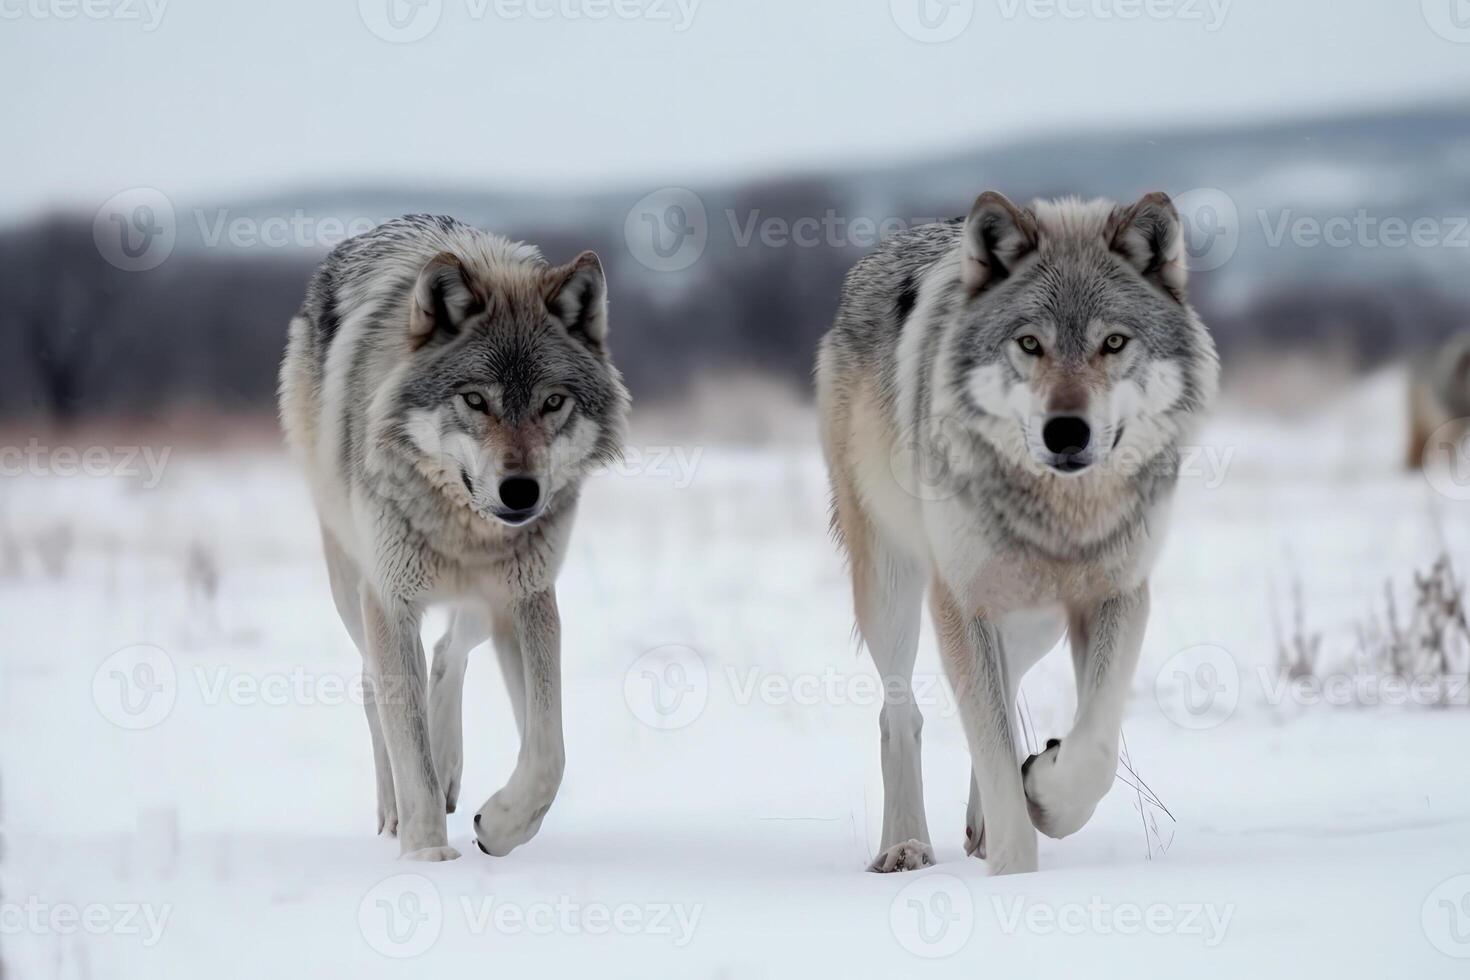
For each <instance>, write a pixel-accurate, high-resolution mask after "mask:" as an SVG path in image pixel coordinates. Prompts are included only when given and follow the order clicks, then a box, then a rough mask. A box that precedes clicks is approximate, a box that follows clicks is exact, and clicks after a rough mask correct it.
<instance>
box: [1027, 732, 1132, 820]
mask: <svg viewBox="0 0 1470 980" xmlns="http://www.w3.org/2000/svg"><path fill="white" fill-rule="evenodd" d="M1089 749H1090V747H1089V746H1088V745H1087V744H1086V743H1079V744H1076V745H1074V744H1073V742H1072V740H1070V739H1069V740H1068V741H1067V742H1065V743H1063V742H1062V741H1061V740H1059V739H1055V738H1054V739H1051V740H1050V741H1048V742H1047V743H1046V748H1045V749H1043V750H1042V751H1040V752H1038V753H1037V754H1036V755H1033V756H1031V758H1029V759H1027V760H1026V761H1025V762H1024V763H1023V764H1022V766H1021V783H1022V786H1023V787H1024V788H1025V791H1026V809H1027V811H1028V812H1029V813H1030V814H1031V823H1032V825H1033V826H1034V827H1035V828H1036V829H1037V830H1039V831H1041V832H1042V833H1043V834H1045V835H1046V836H1048V837H1054V838H1062V837H1066V836H1068V835H1070V834H1075V833H1076V832H1077V831H1079V830H1081V829H1082V827H1083V825H1085V824H1086V823H1087V821H1088V820H1089V819H1091V818H1092V814H1093V811H1094V810H1096V809H1097V805H1098V803H1099V802H1100V801H1101V800H1102V798H1103V795H1104V794H1106V793H1107V791H1108V787H1109V786H1111V785H1112V783H1113V773H1114V770H1115V768H1116V764H1115V763H1112V762H1110V761H1109V759H1108V757H1107V753H1106V752H1105V751H1101V750H1098V751H1090V750H1089Z"/></svg>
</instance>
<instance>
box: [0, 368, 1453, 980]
mask: <svg viewBox="0 0 1470 980" xmlns="http://www.w3.org/2000/svg"><path fill="white" fill-rule="evenodd" d="M1399 401H1400V399H1399V398H1398V396H1397V383H1396V381H1394V379H1392V378H1387V379H1382V380H1380V381H1379V382H1377V383H1376V384H1375V385H1374V386H1372V387H1370V388H1369V389H1367V390H1366V391H1365V392H1362V393H1359V394H1358V395H1356V396H1354V397H1353V398H1352V399H1349V400H1347V401H1345V402H1344V403H1343V404H1341V405H1337V406H1333V407H1332V409H1331V411H1328V412H1324V413H1323V415H1322V416H1320V417H1318V418H1314V419H1308V420H1303V421H1301V422H1299V423H1296V424H1292V425H1287V424H1285V423H1281V422H1275V421H1267V420H1259V419H1258V420H1252V419H1250V418H1248V417H1245V416H1239V415H1231V414H1225V415H1222V417H1221V418H1220V419H1219V420H1218V421H1217V422H1216V423H1215V424H1214V425H1212V426H1211V427H1210V428H1209V429H1208V430H1207V431H1206V432H1205V433H1204V434H1203V436H1202V438H1201V440H1200V441H1201V443H1202V445H1203V446H1204V447H1205V449H1206V450H1207V451H1208V454H1207V456H1208V458H1205V459H1204V460H1203V461H1202V463H1201V466H1200V472H1199V474H1198V475H1196V476H1194V477H1191V478H1190V479H1188V480H1186V481H1185V484H1184V486H1183V488H1182V490H1181V494H1180V499H1179V505H1178V508H1177V512H1176V520H1175V522H1174V526H1173V531H1172V533H1171V537H1170V539H1169V542H1168V545H1167V547H1166V548H1165V551H1164V554H1163V557H1162V560H1161V563H1160V566H1159V568H1158V571H1157V574H1156V576H1155V578H1154V584H1155V599H1154V608H1155V614H1154V618H1153V622H1152V623H1151V625H1150V629H1149V633H1148V637H1147V641H1146V645H1145V650H1144V657H1143V661H1144V662H1143V666H1142V668H1141V669H1140V671H1139V673H1138V676H1137V679H1136V681H1135V684H1134V699H1133V702H1132V706H1131V710H1130V713H1129V716H1128V719H1127V723H1126V726H1125V737H1126V740H1127V747H1128V750H1129V760H1130V762H1131V768H1132V771H1133V773H1134V774H1136V775H1133V774H1130V773H1126V772H1125V773H1122V774H1121V776H1120V781H1119V782H1118V783H1117V785H1116V787H1115V790H1114V792H1113V793H1112V794H1111V795H1110V796H1109V797H1108V798H1107V799H1106V800H1105V801H1104V803H1103V805H1102V806H1101V807H1100V809H1099V811H1098V813H1097V815H1096V817H1095V818H1094V819H1093V821H1092V822H1091V823H1090V824H1089V825H1088V826H1087V827H1086V828H1085V829H1084V830H1083V831H1082V832H1081V833H1079V834H1077V835H1076V836H1074V837H1072V838H1069V839H1067V840H1064V841H1060V842H1058V841H1051V840H1043V842H1042V847H1041V861H1042V870H1041V871H1040V872H1039V873H1038V874H1034V875H1022V876H1015V877H1010V878H1002V879H991V878H988V877H987V876H986V873H985V867H984V865H983V863H982V862H980V861H979V860H975V859H968V858H966V857H965V856H964V852H963V848H962V835H963V832H964V827H963V823H964V811H965V802H966V796H967V791H968V779H967V766H968V760H967V756H966V752H965V748H964V743H963V738H962V736H961V733H960V729H959V724H958V720H957V718H956V717H955V713H954V710H953V705H952V702H951V701H950V700H949V699H948V698H947V697H946V696H945V693H944V690H945V689H944V686H943V684H942V682H940V681H939V667H938V661H937V659H936V655H935V651H934V645H933V642H932V638H931V637H930V636H929V635H928V634H927V632H926V635H925V638H924V643H923V648H922V650H921V654H920V665H919V673H920V675H921V678H925V680H924V681H922V682H921V683H922V684H923V685H924V686H923V689H922V691H927V692H928V693H927V694H925V693H922V691H921V694H920V696H921V698H924V699H925V700H926V707H925V712H926V715H927V718H928V724H927V727H926V728H925V746H924V748H925V758H924V765H925V777H926V779H925V789H926V793H927V802H928V810H929V821H930V827H931V829H932V831H933V833H934V835H935V838H936V839H935V841H934V843H935V846H936V850H937V852H938V858H939V865H938V866H937V867H935V868H933V869H930V870H927V871H924V872H919V873H911V874H906V875H892V876H879V875H871V874H865V873H864V872H863V870H862V869H863V867H864V865H865V864H866V862H867V861H868V860H869V858H870V857H871V856H872V853H873V850H874V847H875V845H876V844H877V841H878V831H879V824H880V822H881V811H882V806H881V793H882V785H881V777H880V773H879V766H878V751H877V749H878V725H877V714H878V708H877V695H878V692H877V690H876V686H875V685H874V684H872V680H873V670H872V667H871V664H870V663H869V661H868V660H867V658H866V657H865V656H860V655H858V654H857V652H856V648H855V646H854V644H853V643H852V641H851V638H850V622H851V615H850V609H849V602H848V597H847V591H846V585H845V580H844V576H843V571H842V567H841V564H840V562H839V560H838V557H837V555H836V553H835V551H834V549H833V547H832V546H831V544H830V543H829V541H828V539H827V537H826V533H825V525H826V514H825V487H824V478H823V473H822V468H821V464H820V461H819V459H818V457H817V454H816V452H815V450H814V449H813V448H810V447H797V448H793V449H781V450H777V449H764V450H751V449H737V448H732V447H723V448H722V447H716V446H705V447H691V446H683V447H680V453H681V454H682V455H675V454H673V453H670V454H667V455H665V454H662V453H660V452H658V451H657V450H656V447H651V446H644V447H642V450H641V452H640V454H639V455H638V456H637V457H635V465H634V466H633V467H630V469H632V470H636V472H629V473H624V474H619V475H609V476H606V477H603V478H600V479H599V480H598V481H596V482H595V483H594V485H593V486H592V487H591V488H590V489H589V490H588V492H587V494H586V502H585V507H584V511H583V515H582V518H581V521H580V525H579V527H578V530H577V534H576V536H575V546H574V553H573V556H572V558H571V560H570V562H569V566H568V569H567V572H566V574H565V576H564V578H563V580H562V584H561V587H560V595H561V602H562V609H563V619H564V665H565V666H564V671H565V677H566V695H565V702H566V725H567V753H568V764H567V771H566V781H565V784H564V786H563V789H562V792H561V795H560V796H559V797H558V799H557V801H556V803H555V805H554V807H553V808H552V810H551V812H550V814H549V816H548V817H547V818H546V821H545V824H544V826H543V828H542V830H541V833H540V836H538V837H537V838H536V839H535V840H534V841H532V842H531V843H530V844H528V845H527V846H525V847H523V848H522V849H520V850H518V851H516V852H515V853H514V854H512V855H511V856H510V857H508V858H503V859H492V858H489V857H486V856H484V855H482V854H480V853H479V852H477V851H476V850H475V849H474V848H473V846H472V844H471V837H470V834H469V825H468V821H469V818H470V815H471V814H472V813H473V811H474V809H475V807H476V806H478V804H479V803H480V802H481V801H483V800H484V799H485V798H486V797H487V796H488V795H489V794H490V793H492V792H493V791H494V790H495V789H497V788H498V787H499V786H500V784H501V782H502V781H503V780H504V779H505V777H506V776H507V775H508V774H509V773H510V771H511V768H512V766H513V763H514V758H515V752H516V745H515V737H514V731H513V723H512V720H511V717H510V712H509V708H508V705H507V702H506V699H505V696H504V694H503V692H502V689H501V684H500V680H499V677H498V675H497V672H496V669H495V666H494V660H493V657H491V656H490V655H489V654H488V652H487V651H480V652H478V653H477V654H476V656H475V657H474V659H473V660H472V666H471V670H470V677H469V683H468V687H467V690H466V697H465V701H466V705H467V708H468V711H467V716H466V719H465V741H466V757H467V762H466V768H465V776H464V790H463V794H462V800H463V801H464V802H465V803H466V804H467V805H466V806H462V807H461V811H460V813H458V814H456V815H454V816H451V817H450V820H449V828H450V835H451V840H452V841H453V842H454V843H455V844H457V845H458V846H459V848H460V849H461V850H462V851H464V857H463V858H462V859H461V860H459V861H456V862H453V863H449V864H444V865H434V866H421V865H409V864H405V863H401V862H398V861H396V860H395V856H396V853H397V845H396V842H393V841H389V840H380V839H376V838H374V837H373V834H372V831H373V827H374V804H373V774H372V766H371V759H370V753H369V747H368V738H367V731H366V726H365V724H364V722H363V718H362V711H361V708H360V707H359V705H358V704H357V703H356V701H355V700H354V698H353V684H354V683H355V679H356V677H357V674H358V659H357V655H356V653H355V652H354V651H353V650H352V648H351V645H350V642H349V640H348V638H347V635H346V633H345V632H344V631H343V629H342V627H341V625H340V624H339V622H338V621H337V619H336V616H335V613H334V612H333V609H332V606H331V602H330V600H329V598H328V590H327V582H326V577H325V574H324V570H323V567H322V564H321V561H320V559H319V555H318V551H317V540H316V534H315V530H314V523H313V518H312V515H311V513H310V509H309V505H308V501H307V497H306V492H305V489H304V487H303V485H302V482H301V480H300V479H299V478H298V477H297V475H296V474H295V473H294V471H292V470H291V469H290V468H289V467H288V466H287V464H286V463H285V462H284V461H283V460H282V459H281V458H280V457H279V456H277V455H275V454H273V453H268V452H243V451H236V452H230V453H216V454H212V455H203V454H199V453H186V452H184V451H183V450H180V451H178V452H177V453H175V454H174V455H173V456H172V457H170V458H169V460H168V462H167V465H166V467H165V469H164V473H163V478H162V481H161V482H160V483H159V484H158V485H157V486H156V487H154V488H145V487H144V486H142V484H143V483H145V482H148V481H147V480H146V479H145V478H125V479H112V478H87V477H76V478H70V479H67V478H61V477H57V476H34V477H33V476H25V477H12V478H8V479H7V480H6V481H5V483H4V486H3V490H0V575H3V576H4V578H3V579H0V622H3V624H4V629H5V634H6V639H5V642H4V646H3V654H0V656H3V659H0V792H3V800H0V804H3V811H0V812H3V821H4V823H3V831H4V845H5V846H4V855H3V864H0V958H3V960H4V962H5V964H6V967H7V968H8V969H9V971H10V973H8V974H5V975H6V976H7V977H10V976H13V977H17V978H31V977H40V978H53V977H84V978H122V977H147V978H160V977H175V976H178V977H204V976H210V977H242V978H243V977H249V978H255V977H274V978H281V980H285V978H288V977H297V976H301V977H333V976H344V977H377V976H398V975H404V976H407V975H414V976H422V975H425V974H426V972H427V971H430V970H435V969H443V970H444V971H446V973H447V974H448V973H449V971H454V972H453V974H450V975H468V972H469V971H474V972H475V973H477V974H478V973H488V974H493V975H497V976H508V977H518V976H525V975H528V974H529V973H530V972H531V971H532V970H534V971H536V974H537V975H541V976H561V975H567V976H585V975H596V976H629V977H640V978H642V977H663V976H667V977H680V978H684V977H702V976H714V977H747V976H772V977H774V976H799V977H807V976H813V977H826V976H833V977H838V976H840V977H866V976H874V977H888V976H907V975H910V974H917V973H919V971H921V970H925V971H934V972H943V973H945V974H950V975H957V976H958V975H965V976H977V975H984V976H1008V975H1015V976H1036V977H1073V976H1114V975H1117V976H1129V977H1134V976H1139V977H1152V976H1166V975H1176V974H1177V975H1187V976H1191V977H1198V976H1215V975H1218V976H1222V977H1237V976H1248V975H1249V976H1256V975H1265V976H1288V975H1290V976H1301V975H1308V976H1333V977H1374V978H1377V977H1384V976H1410V977H1416V978H1418V977H1426V978H1427V977H1451V976H1464V975H1466V973H1465V971H1466V970H1467V968H1470V960H1466V959H1465V957H1470V753H1467V752H1466V749H1465V746H1466V745H1467V738H1466V736H1467V733H1470V707H1467V706H1466V704H1465V703H1464V702H1465V695H1464V692H1463V691H1460V692H1458V700H1459V703H1458V704H1457V705H1454V706H1450V707H1438V708H1436V707H1424V706H1414V705H1412V704H1410V705H1402V704H1389V705H1383V704H1371V705H1370V704H1364V703H1363V702H1364V701H1368V700H1389V701H1395V700H1405V699H1408V700H1413V696H1412V694H1411V695H1409V696H1407V698H1403V697H1399V696H1398V694H1397V693H1396V690H1395V689H1394V688H1392V687H1391V686H1390V685H1387V684H1384V683H1374V682H1373V681H1372V680H1371V679H1370V680H1369V681H1367V682H1366V683H1365V682H1364V681H1362V679H1361V678H1347V677H1346V676H1345V675H1344V678H1342V680H1341V683H1340V684H1339V685H1338V686H1337V687H1333V686H1332V685H1331V684H1329V686H1328V689H1327V693H1326V694H1325V695H1324V698H1325V699H1326V700H1337V701H1343V700H1346V701H1349V702H1352V703H1350V704H1346V705H1327V704H1311V703H1307V702H1309V701H1311V700H1313V698H1312V697H1310V696H1304V695H1301V694H1296V695H1292V694H1284V695H1283V694H1282V693H1281V691H1280V689H1279V686H1278V682H1277V679H1276V677H1275V675H1274V674H1273V673H1272V664H1273V663H1274V659H1275V637H1274V627H1273V614H1274V615H1276V616H1278V617H1279V618H1280V619H1282V620H1286V619H1289V617H1290V614H1291V608H1292V603H1291V601H1290V595H1291V591H1292V583H1293V581H1295V580H1298V579H1299V580H1300V586H1301V594H1302V599H1303V606H1304V608H1305V617H1306V627H1307V629H1308V630H1309V631H1316V630H1320V631H1321V632H1322V633H1323V643H1324V651H1325V653H1324V656H1325V659H1326V661H1327V662H1326V663H1325V664H1324V668H1323V670H1324V672H1326V673H1329V674H1331V673H1332V672H1333V670H1335V669H1336V668H1337V667H1338V666H1340V665H1339V664H1338V663H1337V661H1338V660H1339V657H1340V655H1341V658H1343V659H1344V662H1345V658H1346V653H1347V651H1349V650H1350V648H1351V644H1352V641H1353V637H1354V630H1355V624H1356V623H1357V622H1359V621H1360V620H1362V619H1364V618H1366V617H1367V615H1368V614H1369V610H1370V609H1371V608H1373V607H1374V606H1375V605H1376V604H1379V603H1381V600H1382V595H1383V588H1384V583H1385V581H1387V580H1388V579H1390V578H1393V579H1395V580H1396V581H1398V582H1399V583H1400V589H1401V591H1403V590H1405V589H1406V584H1407V582H1408V576H1409V575H1410V573H1411V572H1413V571H1414V570H1416V569H1423V568H1426V567H1427V566H1428V565H1429V564H1430V563H1431V562H1432V561H1433V559H1434V558H1435V557H1436V555H1437V554H1438V553H1439V552H1440V550H1441V549H1442V548H1443V547H1447V548H1448V549H1449V551H1450V553H1451V554H1452V555H1453V556H1456V557H1457V558H1458V559H1459V560H1460V561H1461V564H1463V565H1470V504H1467V503H1464V502H1460V501H1457V500H1454V499H1452V497H1451V496H1446V495H1445V494H1443V493H1439V492H1436V491H1435V490H1434V489H1433V488H1432V487H1431V486H1430V484H1429V483H1428V482H1426V481H1425V480H1424V479H1423V478H1422V477H1418V476H1410V475H1407V474H1405V473H1402V472H1401V471H1400V470H1399V469H1398V463H1399V460H1398V455H1399V451H1398V448H1397V445H1396V438H1397V436H1398V424H1399V423H1398V419H1397V417H1396V414H1395V413H1396V409H1397V406H1398V404H1399ZM1221 464H1223V465H1224V469H1223V475H1222V474H1221V471H1220V470H1219V469H1218V467H1219V466H1220V465H1221ZM145 475H146V474H145ZM58 528H67V529H69V530H67V531H64V532H59V531H57V529H58ZM68 535H69V542H70V543H69V545H68ZM191 554H192V555H193V556H194V557H193V559H192V560H191V557H190V556H191ZM48 557H49V559H50V563H51V567H50V568H49V569H48V568H47V567H45V565H46V563H45V562H44V561H43V559H45V558H48ZM211 565H214V566H217V568H218V571H219V580H218V589H217V594H216V595H215V596H214V598H210V596H209V591H210V590H209V588H208V584H209V583H208V579H209V575H208V572H207V570H208V568H209V567H210V566H211ZM431 625H438V623H437V621H436V622H435V623H433V624H431ZM1349 681H1351V683H1349ZM1024 691H1025V696H1026V697H1025V700H1026V707H1027V715H1028V718H1027V734H1028V737H1030V738H1033V739H1042V740H1044V739H1045V738H1047V737H1050V736H1057V735H1063V734H1065V732H1066V728H1067V719H1068V717H1069V713H1070V710H1071V707H1072V703H1071V698H1072V682H1071V678H1070V667H1069V664H1068V662H1067V658H1066V656H1065V654H1064V653H1062V652H1061V651H1058V652H1056V653H1054V654H1053V655H1052V656H1051V657H1049V658H1048V659H1047V660H1046V661H1044V662H1043V663H1042V664H1041V665H1040V666H1038V667H1037V669H1036V670H1035V671H1034V672H1033V673H1032V674H1031V675H1030V676H1029V677H1028V678H1027V681H1026V683H1025V688H1024ZM1344 691H1346V694H1344V693H1343V692H1344ZM1334 692H1335V693H1334ZM1452 693H1453V692H1452ZM1139 779H1141V780H1142V781H1143V782H1144V783H1146V787H1147V788H1146V789H1142V788H1135V786H1137V785H1139V784H1138V782H1137V781H1138V780H1139ZM1130 783H1131V784H1134V785H1129V784H1130ZM1165 808H1167V812H1166V810H1165ZM928 961H932V962H928Z"/></svg>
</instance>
